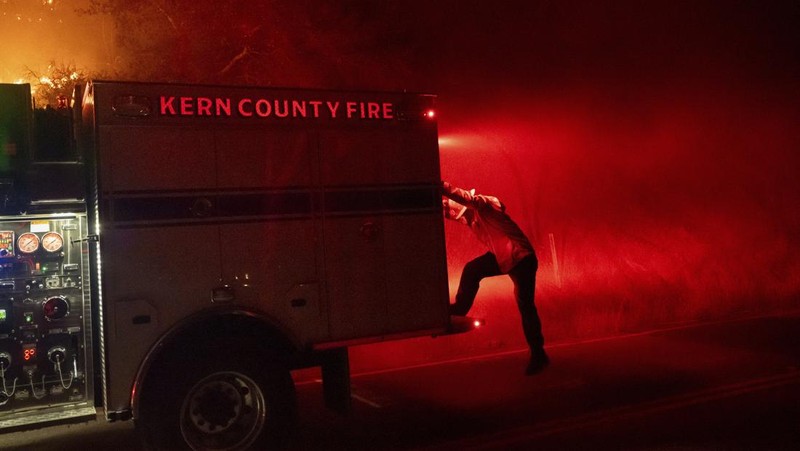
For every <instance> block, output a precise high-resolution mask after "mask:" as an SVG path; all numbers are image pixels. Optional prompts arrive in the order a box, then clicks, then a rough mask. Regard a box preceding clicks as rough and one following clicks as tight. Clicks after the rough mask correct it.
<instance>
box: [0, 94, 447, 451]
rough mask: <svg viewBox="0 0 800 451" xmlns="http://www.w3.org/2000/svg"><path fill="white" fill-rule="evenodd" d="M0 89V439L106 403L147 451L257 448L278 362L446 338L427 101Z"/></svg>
mask: <svg viewBox="0 0 800 451" xmlns="http://www.w3.org/2000/svg"><path fill="white" fill-rule="evenodd" d="M76 94H77V95H76V96H75V98H74V99H73V101H72V107H71V108H69V107H66V108H63V109H60V110H59V109H36V108H32V104H31V97H30V87H29V86H27V85H0V100H2V102H0V152H2V165H0V190H2V192H0V196H1V197H0V201H2V202H0V207H2V217H0V428H1V429H0V431H2V430H19V429H24V428H28V427H35V426H37V425H41V424H44V423H50V422H54V421H83V420H85V419H87V418H93V417H94V416H95V412H96V410H95V407H96V405H102V406H103V409H104V412H105V415H106V417H107V418H108V419H110V420H126V419H131V418H132V419H134V420H135V421H136V426H137V430H139V431H140V432H141V433H142V437H143V438H144V439H145V441H146V443H148V444H149V445H151V446H153V447H155V448H159V449H164V448H166V449H172V448H176V447H178V448H181V447H182V448H192V449H212V450H213V449H226V450H228V449H230V450H232V449H246V448H248V447H255V448H258V446H257V445H259V444H261V443H262V442H264V441H269V440H271V439H274V438H275V437H276V435H278V434H279V433H280V431H281V430H283V426H284V424H285V423H286V422H287V421H288V420H289V419H290V418H291V416H292V411H293V403H294V387H293V382H292V378H291V375H290V373H289V371H290V370H292V369H295V368H304V367H312V366H321V368H322V375H323V392H324V397H325V401H326V403H327V404H328V405H329V406H330V407H333V408H338V409H344V408H346V407H347V405H348V403H349V399H350V393H349V387H350V386H349V369H348V360H347V346H349V345H354V344H359V343H368V342H374V341H382V340H389V339H395V338H405V337H415V336H424V335H439V334H443V333H447V332H448V331H451V330H452V328H451V324H450V318H449V316H448V285H447V268H446V258H445V246H444V227H443V218H442V211H441V202H440V199H441V192H440V188H439V184H440V173H439V156H438V144H437V126H436V122H435V120H434V119H433V115H432V114H431V113H430V112H431V111H432V110H431V108H432V107H433V102H434V97H432V96H428V95H419V94H408V93H378V92H338V91H337V92H334V91H321V90H292V89H274V88H269V89H267V88H238V87H218V86H189V85H172V84H146V83H122V82H103V81H96V82H93V83H88V84H87V85H86V86H84V87H83V88H82V89H77V90H76Z"/></svg>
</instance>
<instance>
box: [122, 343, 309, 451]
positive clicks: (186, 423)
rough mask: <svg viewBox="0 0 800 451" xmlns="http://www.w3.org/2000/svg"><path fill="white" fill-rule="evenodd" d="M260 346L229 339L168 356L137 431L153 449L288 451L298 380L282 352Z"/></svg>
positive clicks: (145, 399)
mask: <svg viewBox="0 0 800 451" xmlns="http://www.w3.org/2000/svg"><path fill="white" fill-rule="evenodd" d="M254 348H255V347H254V346H252V344H251V345H249V346H248V345H245V344H243V343H242V342H238V343H234V342H232V341H229V343H228V346H226V345H224V344H222V343H217V344H215V345H213V346H209V347H207V348H206V349H203V351H202V352H196V353H193V354H192V355H189V356H188V357H190V359H187V360H185V361H184V360H183V359H182V361H180V362H178V361H173V362H168V363H166V360H165V359H162V360H161V362H162V363H164V364H163V365H162V368H157V369H155V370H154V371H153V372H152V373H151V374H152V375H151V376H150V377H148V382H146V383H145V386H144V388H143V392H142V396H141V398H140V409H139V415H138V418H137V420H136V429H137V432H138V433H139V435H140V436H141V438H142V439H143V442H144V444H145V446H146V447H147V448H150V449H156V450H162V449H170V450H172V449H176V450H178V449H193V450H209V451H210V450H226V451H234V450H246V449H270V448H273V447H280V445H281V442H282V441H283V440H284V439H285V438H286V436H287V431H289V430H290V429H291V428H290V426H291V425H292V423H293V422H294V417H295V391H294V382H293V381H292V378H291V374H290V373H289V369H288V366H287V365H286V363H285V359H284V358H282V356H281V354H280V353H277V352H269V351H262V352H256V351H254ZM195 349H197V348H195ZM239 349H241V350H243V351H237V350H239Z"/></svg>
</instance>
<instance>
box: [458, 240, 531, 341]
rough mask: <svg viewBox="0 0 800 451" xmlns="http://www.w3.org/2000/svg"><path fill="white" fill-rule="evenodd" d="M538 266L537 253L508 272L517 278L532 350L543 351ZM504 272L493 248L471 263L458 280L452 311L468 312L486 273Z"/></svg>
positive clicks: (516, 292) (519, 304)
mask: <svg viewBox="0 0 800 451" xmlns="http://www.w3.org/2000/svg"><path fill="white" fill-rule="evenodd" d="M538 268H539V262H538V261H537V260H536V257H535V256H533V255H531V256H528V257H525V258H523V259H522V260H520V262H519V263H517V264H516V266H514V267H513V268H512V269H511V271H509V272H508V276H509V277H511V280H512V281H514V296H515V297H516V298H517V307H518V308H519V314H520V316H521V317H522V330H523V332H524V333H525V340H527V342H528V346H529V347H530V348H531V352H532V353H536V352H541V350H542V348H543V346H544V337H543V336H542V322H541V321H540V320H539V313H538V312H537V311H536V304H534V302H533V295H534V291H535V290H536V270H537V269H538ZM501 274H503V273H502V272H501V271H500V267H499V266H498V264H497V258H495V256H494V254H493V253H491V252H487V253H485V254H483V255H481V256H480V257H478V258H476V259H474V260H472V261H470V262H469V263H467V264H466V266H464V270H463V271H462V272H461V281H460V282H459V284H458V292H457V293H456V303H455V304H453V305H451V306H450V314H452V315H458V316H464V315H466V314H467V312H469V309H470V308H472V303H473V302H474V301H475V296H476V295H477V294H478V287H479V286H480V283H481V280H482V279H483V278H484V277H492V276H499V275H501Z"/></svg>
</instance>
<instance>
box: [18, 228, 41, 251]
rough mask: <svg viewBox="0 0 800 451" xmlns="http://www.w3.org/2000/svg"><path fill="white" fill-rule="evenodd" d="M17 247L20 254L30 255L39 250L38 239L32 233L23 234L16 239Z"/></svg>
mask: <svg viewBox="0 0 800 451" xmlns="http://www.w3.org/2000/svg"><path fill="white" fill-rule="evenodd" d="M17 246H18V247H19V250H20V252H22V253H25V254H30V253H32V252H36V249H39V237H38V236H36V235H35V234H33V233H30V232H29V233H23V234H22V235H20V236H19V238H17Z"/></svg>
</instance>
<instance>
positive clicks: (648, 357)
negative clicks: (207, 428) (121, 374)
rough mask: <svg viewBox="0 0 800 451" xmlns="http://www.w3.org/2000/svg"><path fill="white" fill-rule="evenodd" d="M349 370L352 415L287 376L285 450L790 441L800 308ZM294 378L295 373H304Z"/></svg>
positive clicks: (797, 433)
mask: <svg viewBox="0 0 800 451" xmlns="http://www.w3.org/2000/svg"><path fill="white" fill-rule="evenodd" d="M548 352H549V353H550V356H551V359H552V364H551V366H550V368H548V369H547V370H546V371H545V372H544V373H542V374H540V375H537V376H534V377H526V376H524V375H523V369H524V366H525V363H526V358H527V356H526V354H525V353H524V352H521V351H512V352H504V353H501V354H496V355H492V356H485V357H479V358H470V359H460V360H454V361H450V362H442V363H436V364H427V365H421V366H415V367H410V368H404V369H397V370H390V371H383V372H373V373H364V374H355V375H354V377H353V380H352V384H353V411H352V413H351V414H349V415H347V416H340V415H337V414H334V413H331V412H328V411H326V410H325V409H323V408H322V405H321V404H322V403H321V387H320V384H319V382H318V381H316V380H315V379H314V377H313V375H312V377H311V378H309V377H308V374H303V375H298V379H302V380H298V385H297V391H298V401H299V413H300V424H299V426H298V430H297V433H296V434H295V436H296V437H295V439H294V442H293V443H292V444H291V445H290V448H292V449H432V450H438V449H453V450H455V449H459V450H463V449H532V447H535V448H536V449H743V450H744V449H787V450H788V449H800V314H794V315H784V316H770V317H760V318H751V319H745V320H737V321H727V322H718V323H711V324H702V325H695V326H688V327H679V328H673V329H666V330H660V331H653V332H649V333H643V334H634V335H627V336H621V337H616V338H612V339H605V340H594V341H589V342H581V343H571V344H559V345H554V346H551V347H549V348H548ZM300 376H303V377H302V378H301V377H300ZM87 447H91V448H92V449H96V450H104V449H115V450H117V451H124V450H134V449H138V446H137V444H136V439H135V435H134V432H133V428H132V425H131V424H130V423H114V424H108V423H105V422H104V421H97V422H93V423H88V424H79V425H72V426H56V427H50V428H43V429H40V430H37V431H29V432H24V433H11V434H5V435H0V448H1V449H8V450H23V449H25V450H32V449H36V450H69V449H75V450H84V449H87Z"/></svg>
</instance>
